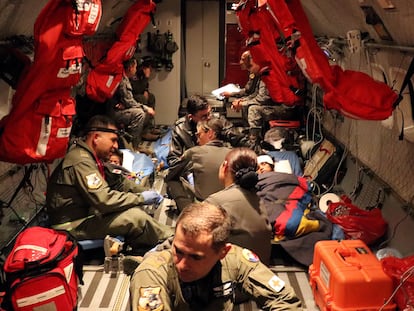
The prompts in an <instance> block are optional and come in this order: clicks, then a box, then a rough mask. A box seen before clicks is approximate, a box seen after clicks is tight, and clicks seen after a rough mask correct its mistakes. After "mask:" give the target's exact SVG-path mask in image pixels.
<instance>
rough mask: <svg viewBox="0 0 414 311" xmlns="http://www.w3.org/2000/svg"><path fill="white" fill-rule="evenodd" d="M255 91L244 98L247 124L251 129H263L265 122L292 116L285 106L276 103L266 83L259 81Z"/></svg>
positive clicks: (243, 103)
mask: <svg viewBox="0 0 414 311" xmlns="http://www.w3.org/2000/svg"><path fill="white" fill-rule="evenodd" d="M255 82H256V85H255V90H254V92H252V93H251V94H249V95H247V96H246V97H243V98H242V105H243V107H244V109H243V110H244V113H246V111H247V122H248V123H249V127H250V128H261V127H262V126H264V122H265V121H268V120H271V119H285V118H286V116H289V115H290V110H291V109H289V108H288V107H286V106H284V105H280V104H277V103H275V102H274V101H273V100H272V99H271V97H270V95H269V90H268V89H267V87H266V85H265V83H264V82H263V81H262V80H261V79H258V80H257V81H255Z"/></svg>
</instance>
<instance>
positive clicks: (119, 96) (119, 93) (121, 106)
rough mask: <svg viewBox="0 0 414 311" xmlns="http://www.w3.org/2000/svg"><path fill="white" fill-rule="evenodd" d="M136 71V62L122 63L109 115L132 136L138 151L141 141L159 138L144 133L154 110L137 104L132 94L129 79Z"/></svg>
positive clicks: (134, 146) (132, 59)
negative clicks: (118, 82)
mask: <svg viewBox="0 0 414 311" xmlns="http://www.w3.org/2000/svg"><path fill="white" fill-rule="evenodd" d="M136 71H137V60H136V59H135V58H131V59H129V60H127V61H125V62H124V73H123V76H122V80H121V82H120V84H119V86H118V89H117V90H116V93H115V96H114V97H113V99H112V100H111V103H110V104H109V107H108V109H109V115H110V116H111V117H112V118H113V119H114V120H115V121H116V123H117V125H118V126H122V127H124V129H125V131H127V132H128V133H129V134H130V135H131V136H132V141H131V143H132V147H133V148H134V150H138V148H139V144H140V142H141V140H142V139H147V140H156V139H157V138H158V137H159V136H157V135H153V134H151V133H146V131H147V127H148V126H149V121H150V116H154V115H155V110H154V109H153V108H152V107H149V106H147V105H145V104H143V103H141V102H137V101H136V100H135V98H134V95H133V93H132V86H131V82H130V81H129V78H130V77H132V76H134V75H135V73H136Z"/></svg>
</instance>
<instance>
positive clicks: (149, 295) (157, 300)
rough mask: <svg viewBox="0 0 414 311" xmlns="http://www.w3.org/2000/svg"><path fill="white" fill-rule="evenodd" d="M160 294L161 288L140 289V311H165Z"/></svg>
mask: <svg viewBox="0 0 414 311" xmlns="http://www.w3.org/2000/svg"><path fill="white" fill-rule="evenodd" d="M160 292H161V287H141V288H140V289H139V300H138V311H161V310H164V303H163V302H162V300H161V296H160Z"/></svg>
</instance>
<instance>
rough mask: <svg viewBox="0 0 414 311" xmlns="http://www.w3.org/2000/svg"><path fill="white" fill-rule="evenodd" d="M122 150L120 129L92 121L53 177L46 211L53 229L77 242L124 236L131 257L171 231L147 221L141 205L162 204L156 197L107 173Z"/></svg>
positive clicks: (106, 121)
mask: <svg viewBox="0 0 414 311" xmlns="http://www.w3.org/2000/svg"><path fill="white" fill-rule="evenodd" d="M116 148H118V129H117V127H116V125H115V123H114V122H113V121H112V120H111V119H110V118H108V117H107V116H103V115H97V116H94V117H92V118H91V119H90V120H89V122H88V124H87V126H86V136H85V139H84V140H80V141H77V142H76V143H75V144H74V145H73V146H72V147H71V148H70V150H69V151H68V153H67V154H66V156H65V158H64V159H63V161H61V162H60V164H59V165H58V166H57V167H56V169H55V170H54V172H53V173H52V175H51V177H50V179H49V182H48V185H47V194H46V209H47V213H48V216H49V220H50V222H51V225H52V227H53V228H56V229H62V230H68V231H70V233H71V234H72V235H73V236H75V237H76V238H77V239H79V240H89V239H104V238H105V236H106V235H110V236H123V237H124V238H125V243H126V245H129V246H130V247H131V248H132V252H139V251H142V250H145V249H148V248H151V247H153V246H154V245H155V244H157V243H158V242H159V241H161V240H164V239H166V238H168V237H170V236H171V235H172V234H173V229H172V228H171V227H169V226H166V225H163V224H161V223H159V222H158V221H156V220H155V219H153V218H152V217H151V216H149V215H148V214H147V213H146V212H145V211H144V210H143V209H142V205H147V204H155V203H159V201H160V200H162V196H161V195H159V194H158V193H157V192H156V191H151V190H146V189H145V188H143V187H142V186H139V185H136V184H135V183H134V182H132V181H130V180H128V179H126V178H124V177H123V176H122V175H121V174H116V173H115V172H113V171H110V170H108V169H106V167H105V165H104V162H105V161H108V159H109V157H110V156H111V155H112V153H113V152H114V150H115V149H116Z"/></svg>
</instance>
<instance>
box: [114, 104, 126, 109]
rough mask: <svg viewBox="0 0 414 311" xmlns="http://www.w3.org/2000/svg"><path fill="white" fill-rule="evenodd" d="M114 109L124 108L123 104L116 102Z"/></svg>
mask: <svg viewBox="0 0 414 311" xmlns="http://www.w3.org/2000/svg"><path fill="white" fill-rule="evenodd" d="M115 109H117V110H124V109H125V106H124V104H123V103H117V104H116V105H115Z"/></svg>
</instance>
